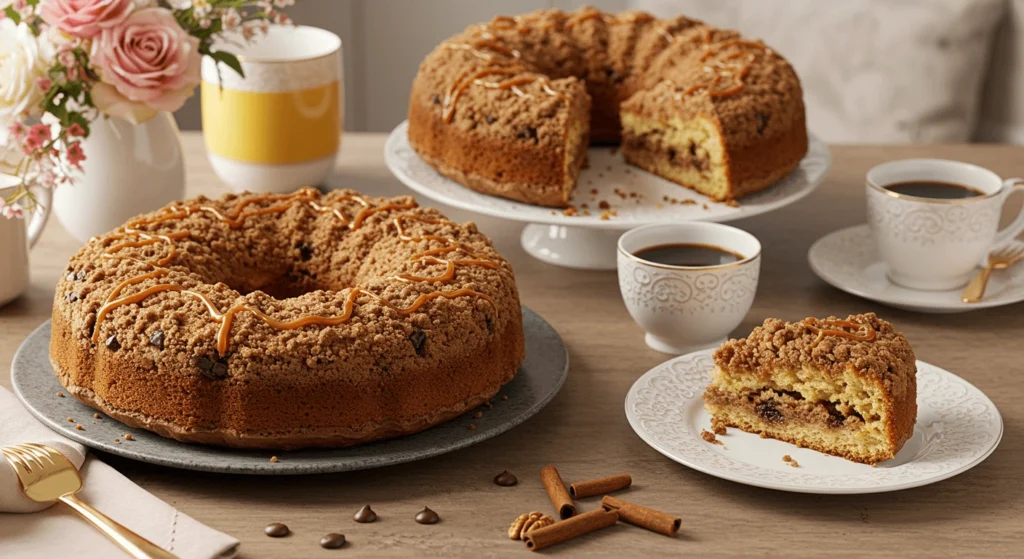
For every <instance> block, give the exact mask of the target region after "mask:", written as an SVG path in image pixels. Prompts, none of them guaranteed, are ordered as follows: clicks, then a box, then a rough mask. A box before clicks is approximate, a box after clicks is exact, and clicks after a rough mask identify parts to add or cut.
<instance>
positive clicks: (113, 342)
mask: <svg viewBox="0 0 1024 559" xmlns="http://www.w3.org/2000/svg"><path fill="white" fill-rule="evenodd" d="M103 345H105V346H107V349H109V350H110V351H117V350H119V349H121V342H119V341H117V334H114V335H113V336H110V337H109V338H107V340H106V341H105V342H103Z"/></svg>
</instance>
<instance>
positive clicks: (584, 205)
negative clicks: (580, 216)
mask: <svg viewBox="0 0 1024 559" xmlns="http://www.w3.org/2000/svg"><path fill="white" fill-rule="evenodd" d="M580 207H581V208H583V209H584V210H585V209H587V208H589V207H590V206H588V205H587V204H586V202H584V203H582V204H580Z"/></svg>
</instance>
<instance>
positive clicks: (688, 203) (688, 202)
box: [679, 198, 697, 206]
mask: <svg viewBox="0 0 1024 559" xmlns="http://www.w3.org/2000/svg"><path fill="white" fill-rule="evenodd" d="M679 203H680V204H682V205H684V206H696V205H697V201H696V200H692V199H690V198H687V199H686V200H683V201H681V202H679Z"/></svg>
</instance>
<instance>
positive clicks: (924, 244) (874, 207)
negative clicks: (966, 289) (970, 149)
mask: <svg viewBox="0 0 1024 559" xmlns="http://www.w3.org/2000/svg"><path fill="white" fill-rule="evenodd" d="M908 183H937V184H938V185H939V188H941V185H952V186H951V188H957V187H961V188H965V189H967V190H969V191H970V192H969V196H968V197H963V198H950V199H943V198H939V197H928V196H922V195H908V194H907V193H906V192H907V191H906V190H901V189H899V188H895V187H894V186H895V185H904V184H908ZM1021 187H1024V179H1019V178H1013V179H1007V180H1005V181H1004V180H1003V179H1002V178H1000V177H999V175H997V174H995V173H993V172H992V171H989V170H988V169H985V168H983V167H979V166H977V165H971V164H969V163H962V162H959V161H949V160H944V159H904V160H901V161H891V162H888V163H883V164H881V165H878V166H876V167H874V168H873V169H871V170H870V171H869V172H868V174H867V181H866V189H867V209H868V223H869V224H870V226H871V231H872V234H873V235H874V238H875V243H876V244H877V246H878V251H879V254H880V255H881V257H882V260H883V261H884V262H885V263H886V265H887V266H888V276H889V279H890V280H891V281H892V282H894V283H898V284H900V285H903V286H905V287H910V288H912V289H922V290H947V289H956V288H958V287H962V286H963V285H965V284H966V283H967V282H968V281H969V280H970V277H971V274H972V273H973V272H974V270H975V268H976V267H977V266H978V265H979V264H980V263H981V262H983V261H984V259H985V258H986V257H987V255H988V253H989V252H991V251H992V250H993V249H994V248H997V247H998V246H1000V245H1002V244H1003V243H1006V242H1007V241H1009V240H1011V239H1013V238H1014V237H1016V236H1017V235H1018V234H1020V232H1021V231H1022V230H1024V210H1022V211H1021V213H1020V214H1019V215H1018V216H1017V217H1016V219H1014V221H1013V222H1012V223H1011V224H1010V225H1009V226H1007V227H1006V228H1005V229H1003V230H1002V231H999V230H998V227H999V218H1000V215H1001V213H1002V208H1003V204H1004V203H1005V202H1006V199H1007V198H1008V197H1009V196H1010V194H1011V193H1012V192H1013V191H1014V190H1015V189H1018V188H1021ZM927 188H928V187H925V189H924V190H919V191H918V192H927Z"/></svg>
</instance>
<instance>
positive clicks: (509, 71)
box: [442, 66, 565, 122]
mask: <svg viewBox="0 0 1024 559" xmlns="http://www.w3.org/2000/svg"><path fill="white" fill-rule="evenodd" d="M524 71H525V69H523V68H521V67H519V68H516V67H509V66H488V67H485V68H483V69H469V70H464V71H463V72H462V73H461V74H459V76H458V77H457V78H455V81H454V82H453V83H452V85H451V87H450V88H449V89H448V91H447V92H446V93H445V96H444V102H443V103H442V107H443V112H442V116H443V117H444V121H445V122H451V121H452V119H453V118H454V117H455V104H456V103H457V102H458V100H459V98H460V97H462V94H463V93H465V92H466V90H467V89H469V87H470V86H471V85H479V86H482V87H486V88H488V89H511V90H512V92H513V93H515V94H516V95H517V96H519V97H529V96H530V94H529V93H526V92H525V91H523V90H522V89H520V87H519V86H521V85H528V84H532V83H535V82H538V83H539V84H540V87H541V90H542V91H544V93H547V94H548V95H551V96H553V97H556V98H562V99H564V98H565V97H564V96H563V95H562V94H561V93H559V92H557V91H555V90H554V89H552V87H551V82H550V81H548V79H547V78H546V77H544V76H541V75H539V74H533V75H529V76H520V75H519V74H522V73H523V72H524ZM488 76H516V77H511V78H510V79H507V80H503V81H500V82H489V81H484V80H483V79H482V78H485V77H488Z"/></svg>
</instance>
